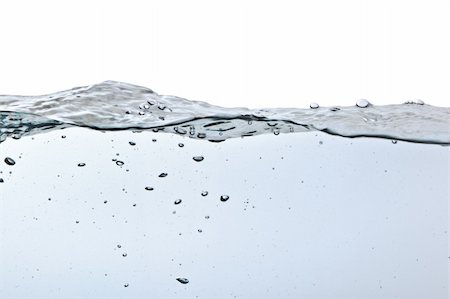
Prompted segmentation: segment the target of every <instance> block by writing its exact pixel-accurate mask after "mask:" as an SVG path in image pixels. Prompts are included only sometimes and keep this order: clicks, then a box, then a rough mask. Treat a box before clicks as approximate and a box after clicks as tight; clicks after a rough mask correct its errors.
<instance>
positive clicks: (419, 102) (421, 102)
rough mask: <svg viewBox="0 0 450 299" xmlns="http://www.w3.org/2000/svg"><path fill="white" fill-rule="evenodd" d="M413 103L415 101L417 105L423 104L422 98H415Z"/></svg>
mask: <svg viewBox="0 0 450 299" xmlns="http://www.w3.org/2000/svg"><path fill="white" fill-rule="evenodd" d="M415 103H416V104H417V105H423V104H425V103H424V102H423V101H422V100H416V101H415Z"/></svg>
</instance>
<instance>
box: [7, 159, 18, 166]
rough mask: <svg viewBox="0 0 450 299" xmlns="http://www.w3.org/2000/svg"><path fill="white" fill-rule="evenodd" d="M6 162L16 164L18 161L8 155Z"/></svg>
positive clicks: (10, 164)
mask: <svg viewBox="0 0 450 299" xmlns="http://www.w3.org/2000/svg"><path fill="white" fill-rule="evenodd" d="M5 163H6V164H8V165H9V166H13V165H14V164H16V161H14V160H13V159H12V158H10V157H6V158H5Z"/></svg>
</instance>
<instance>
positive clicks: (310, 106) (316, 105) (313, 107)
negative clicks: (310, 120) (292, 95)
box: [309, 102, 319, 109]
mask: <svg viewBox="0 0 450 299" xmlns="http://www.w3.org/2000/svg"><path fill="white" fill-rule="evenodd" d="M309 108H311V109H317V108H319V104H317V103H314V102H313V103H311V104H309Z"/></svg>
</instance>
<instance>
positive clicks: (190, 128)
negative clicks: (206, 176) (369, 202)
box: [0, 81, 450, 145]
mask: <svg viewBox="0 0 450 299" xmlns="http://www.w3.org/2000/svg"><path fill="white" fill-rule="evenodd" d="M311 108H312V109H298V108H268V109H254V110H252V109H247V108H223V107H219V106H214V105H210V104H208V103H205V102H198V101H189V100H187V99H183V98H180V97H176V96H167V95H159V94H157V93H155V92H154V91H152V90H151V89H148V88H145V87H140V86H136V85H132V84H127V83H122V82H115V81H106V82H103V83H100V84H96V85H91V86H85V87H77V88H73V89H71V90H67V91H61V92H57V93H53V94H50V95H43V96H0V142H2V141H4V140H5V139H6V138H7V137H12V138H16V139H18V138H20V137H22V136H24V135H31V134H37V133H42V132H45V131H48V130H55V129H64V128H67V127H73V126H75V127H85V128H90V129H94V130H102V131H115V130H136V131H141V130H152V131H154V132H170V133H174V134H179V135H185V136H189V137H190V138H196V139H205V140H209V141H212V142H220V141H224V140H226V139H229V138H235V137H246V136H254V135H259V134H267V133H273V134H275V135H278V134H280V133H293V132H305V131H310V130H318V131H322V132H325V133H328V134H332V135H339V136H343V137H377V138H389V139H395V140H403V141H409V142H417V143H430V144H442V145H450V130H449V128H450V108H442V107H434V106H430V105H424V104H423V102H407V103H405V104H400V105H386V106H374V105H371V104H370V103H369V102H367V101H365V100H364V101H359V102H358V103H357V105H355V106H352V107H319V105H317V104H314V105H313V106H311Z"/></svg>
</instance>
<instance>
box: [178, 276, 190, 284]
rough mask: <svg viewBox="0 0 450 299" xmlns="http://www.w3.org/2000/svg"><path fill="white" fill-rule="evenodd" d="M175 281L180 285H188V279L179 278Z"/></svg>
mask: <svg viewBox="0 0 450 299" xmlns="http://www.w3.org/2000/svg"><path fill="white" fill-rule="evenodd" d="M177 281H178V282H179V283H182V284H187V283H189V279H187V278H181V277H179V278H177Z"/></svg>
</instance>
